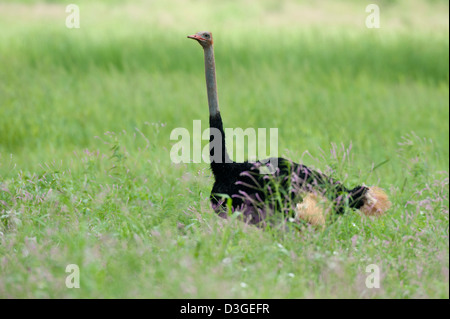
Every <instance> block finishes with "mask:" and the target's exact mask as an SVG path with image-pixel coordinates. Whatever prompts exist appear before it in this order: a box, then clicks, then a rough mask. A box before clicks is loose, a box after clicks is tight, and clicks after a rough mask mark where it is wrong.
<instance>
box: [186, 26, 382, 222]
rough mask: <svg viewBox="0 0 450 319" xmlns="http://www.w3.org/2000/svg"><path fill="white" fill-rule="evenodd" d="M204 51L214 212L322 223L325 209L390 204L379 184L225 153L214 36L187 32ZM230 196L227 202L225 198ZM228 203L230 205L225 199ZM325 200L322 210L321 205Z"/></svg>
mask: <svg viewBox="0 0 450 319" xmlns="http://www.w3.org/2000/svg"><path fill="white" fill-rule="evenodd" d="M188 38H190V39H194V40H196V41H197V42H198V43H199V44H200V45H201V46H202V47H203V51H204V60H205V76H206V88H207V94H208V105H209V124H210V142H209V149H210V160H211V170H212V173H213V175H214V180H215V181H214V185H213V187H212V190H211V195H210V201H211V205H212V207H213V209H214V210H215V211H216V213H218V214H219V216H221V217H223V218H227V216H228V214H227V208H229V207H230V206H231V208H232V209H233V210H234V211H239V212H241V213H242V218H243V219H244V221H245V222H247V223H250V224H255V225H258V226H260V225H264V224H266V222H267V220H268V219H269V217H271V216H274V215H275V216H276V215H280V214H277V212H278V213H279V212H280V211H281V212H283V213H284V214H281V216H283V218H286V217H290V218H294V221H300V220H303V221H305V222H307V223H309V224H312V225H319V226H323V225H324V224H325V219H326V213H328V212H329V211H330V208H331V207H332V208H333V211H335V212H336V213H338V214H342V213H343V212H344V207H345V206H346V205H348V207H350V208H353V209H359V210H360V211H361V212H363V213H364V214H365V215H372V216H373V215H374V216H379V215H381V214H383V213H384V212H385V211H386V210H387V209H389V207H390V202H389V200H388V197H387V195H386V194H385V193H384V191H383V190H382V189H380V188H378V187H366V186H364V185H363V186H356V187H354V188H352V189H348V188H346V187H345V186H344V185H343V184H342V183H340V182H339V181H335V180H333V179H332V178H330V177H328V176H326V175H324V174H322V173H319V172H317V171H314V170H311V169H309V168H308V167H306V166H305V165H302V164H297V163H294V162H292V161H290V160H288V159H284V158H271V159H269V160H265V161H256V162H254V163H250V162H242V163H237V162H234V161H232V160H231V159H230V157H229V156H228V153H227V150H226V145H225V133H224V129H223V124H222V118H221V115H220V111H219V99H218V95H217V83H216V69H215V60H214V49H213V37H212V33H211V32H208V31H202V32H198V33H196V34H193V35H189V36H188ZM272 162H275V163H277V167H276V169H275V170H274V171H273V172H272V174H266V173H264V172H262V170H261V169H262V168H264V167H266V166H269V165H268V163H272ZM230 199H231V200H230ZM230 202H231V203H230ZM324 202H325V203H327V207H328V208H326V207H325V206H324V205H323V204H322V203H324Z"/></svg>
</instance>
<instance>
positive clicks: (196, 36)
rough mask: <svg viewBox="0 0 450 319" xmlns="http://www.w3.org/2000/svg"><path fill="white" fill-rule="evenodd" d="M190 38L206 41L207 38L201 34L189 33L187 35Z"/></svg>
mask: <svg viewBox="0 0 450 319" xmlns="http://www.w3.org/2000/svg"><path fill="white" fill-rule="evenodd" d="M187 37H188V38H189V39H194V40H197V41H205V40H206V39H203V38H202V37H201V36H199V35H197V34H193V35H188V36H187Z"/></svg>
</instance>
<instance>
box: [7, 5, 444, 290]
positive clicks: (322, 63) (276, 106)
mask: <svg viewBox="0 0 450 319" xmlns="http://www.w3.org/2000/svg"><path fill="white" fill-rule="evenodd" d="M23 3H25V4H23V5H16V4H13V3H11V4H4V5H2V6H3V7H2V8H1V9H2V10H0V30H1V31H0V60H1V61H2V67H1V68H0V79H1V81H0V176H1V178H0V297H3V298H30V297H31V298H47V297H50V298H54V297H55V298H56V297H58V298H61V297H63V298H91V297H94V298H116V297H125V298H135V297H137V298H142V297H148V298H221V297H223V298H228V297H229V298H241V297H243V298H308V297H309V298H311V297H312V298H372V297H375V298H448V297H449V286H448V269H449V245H448V243H449V242H448V227H449V220H448V207H449V203H448V166H449V147H448V145H449V105H448V99H449V44H448V35H449V33H448V4H446V3H445V2H440V1H436V2H422V1H415V2H413V5H409V3H410V2H402V1H398V2H396V4H391V5H389V6H388V5H387V4H386V6H383V5H384V4H385V2H380V6H381V13H382V14H385V15H382V17H383V19H382V23H383V25H382V28H381V29H377V30H373V29H372V30H370V29H366V28H365V27H364V18H365V12H364V7H362V8H360V7H359V5H358V4H357V2H356V1H354V2H353V1H343V2H342V3H341V4H339V5H336V4H331V2H329V5H330V6H331V5H332V6H337V7H338V8H340V9H341V11H342V12H343V14H344V13H345V14H347V15H351V14H356V15H357V14H361V15H362V18H361V19H360V20H361V21H362V22H361V23H359V24H356V25H355V24H354V23H353V22H348V23H347V20H345V21H343V20H342V19H341V20H340V19H338V18H339V17H334V18H335V19H336V21H334V20H333V19H328V18H326V17H325V18H323V19H324V21H322V22H323V23H325V24H327V25H332V26H334V27H321V25H320V24H317V23H316V24H315V21H304V19H303V18H309V17H310V15H307V14H306V15H305V16H301V12H309V11H308V10H319V11H320V12H322V11H323V10H325V9H324V7H321V6H320V5H317V4H314V3H312V2H311V3H309V2H307V3H306V4H302V5H299V6H300V7H299V8H303V9H304V10H303V9H302V10H300V11H299V12H300V13H297V14H300V16H297V15H296V14H295V10H293V9H295V8H297V4H295V3H294V2H293V1H287V2H285V3H284V4H281V5H280V4H277V3H278V2H271V1H263V2H258V5H256V4H255V3H250V2H249V3H247V2H246V3H245V4H241V5H240V4H238V2H232V1H231V2H224V3H222V4H220V5H218V6H212V5H210V4H208V3H206V2H198V1H194V2H190V1H188V2H176V3H175V4H174V3H173V2H164V4H162V3H159V4H146V3H144V2H142V3H140V2H138V3H137V4H130V3H128V2H125V3H122V2H117V3H116V4H114V5H107V4H105V3H101V2H96V3H94V4H92V3H90V2H84V1H81V2H80V10H81V28H80V29H78V30H69V29H66V28H65V27H64V21H65V17H66V15H67V14H66V13H65V12H64V4H58V3H57V1H51V2H50V3H44V4H43V3H37V2H34V1H24V2H23ZM36 3H37V4H36ZM54 3H56V4H54ZM193 6H194V7H193ZM302 6H303V7H302ZM442 7H444V8H447V11H446V12H445V13H444V11H443V10H442ZM349 12H350V13H349ZM422 12H426V13H427V14H428V16H429V21H428V22H429V23H428V24H427V26H426V27H424V25H423V24H420V25H419V24H417V25H416V24H415V22H414V21H416V20H417V21H418V20H420V19H414V17H417V16H421V13H422ZM299 17H302V19H300V18H299ZM436 17H438V18H436ZM199 18H202V19H200V20H199ZM396 18H398V19H399V20H400V21H402V22H401V24H400V25H397V22H396V21H397V20H396ZM261 19H262V20H261ZM440 19H441V20H440ZM442 19H444V22H442ZM350 20H351V21H353V19H350ZM425 20H426V19H425ZM261 21H263V22H261ZM333 21H334V22H333ZM417 23H420V22H417ZM439 23H441V24H444V27H442V25H441V24H439ZM205 26H206V27H205ZM201 29H211V31H213V34H214V36H215V53H216V65H217V72H218V85H219V98H220V105H221V111H222V116H223V119H224V125H225V127H242V128H244V129H245V128H247V127H254V128H258V127H260V128H271V127H276V128H278V135H279V153H280V156H285V157H289V158H291V159H293V160H295V161H303V162H304V163H305V164H307V165H311V166H313V167H315V168H319V169H321V170H322V171H326V172H332V174H333V175H334V176H335V177H336V178H338V179H340V180H344V181H345V182H346V183H347V184H348V185H352V186H353V185H356V184H361V183H366V184H368V185H380V186H381V187H383V188H385V189H386V190H388V192H389V194H390V197H391V200H392V202H393V207H392V209H391V210H390V211H389V213H388V214H387V215H386V216H384V217H382V218H379V219H368V218H364V217H362V216H360V215H359V214H357V213H351V212H350V213H349V214H347V215H345V216H344V217H342V218H339V219H338V220H337V221H336V222H335V223H333V224H330V225H329V226H328V227H327V228H326V229H325V230H324V231H318V230H314V229H305V230H304V231H303V232H301V233H297V232H279V231H276V230H267V231H262V230H260V229H256V228H254V227H250V226H246V225H243V224H242V223H241V222H239V221H237V220H234V219H232V220H227V221H226V220H222V219H220V218H218V217H217V216H216V215H215V214H214V213H213V211H212V210H211V208H210V207H209V201H208V196H209V192H210V188H211V186H212V176H211V174H210V171H209V167H208V165H207V164H206V163H201V164H178V165H176V164H173V163H172V162H171V161H170V157H169V154H170V149H171V147H172V145H173V144H174V143H175V141H171V140H170V139H169V137H170V132H171V131H172V130H173V129H174V128H177V127H184V128H187V129H188V130H189V131H191V132H192V121H193V120H199V119H200V120H202V127H203V129H205V128H206V127H207V123H208V114H207V111H208V108H207V104H206V92H205V84H204V74H203V54H202V52H201V48H200V47H199V46H198V44H196V43H194V42H193V41H191V40H187V39H186V35H187V34H191V33H194V32H196V31H198V30H201ZM205 143H206V142H205V141H203V145H206V144H205ZM350 146H351V147H350ZM350 149H351V150H350ZM306 151H308V152H309V154H311V156H309V155H308V154H307V153H305V152H306ZM347 151H349V153H350V155H351V156H350V157H348V156H346V157H345V158H344V154H346V152H347ZM68 264H77V265H79V267H80V270H81V288H80V289H68V288H66V286H65V280H66V276H67V275H68V274H67V273H65V268H66V266H67V265H68ZM370 264H376V265H378V266H379V267H380V270H381V287H380V288H379V289H368V288H367V287H366V286H365V280H366V277H367V275H368V273H366V272H365V269H366V267H367V266H368V265H370Z"/></svg>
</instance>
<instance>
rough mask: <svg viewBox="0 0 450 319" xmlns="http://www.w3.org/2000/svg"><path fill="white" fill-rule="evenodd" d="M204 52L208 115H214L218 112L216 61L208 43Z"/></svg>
mask: <svg viewBox="0 0 450 319" xmlns="http://www.w3.org/2000/svg"><path fill="white" fill-rule="evenodd" d="M204 52H205V76H206V89H207V92H208V105H209V115H210V116H212V117H214V116H216V115H217V114H218V113H219V98H218V96H217V82H216V63H215V61H214V49H213V46H212V45H210V46H208V47H206V48H205V49H204Z"/></svg>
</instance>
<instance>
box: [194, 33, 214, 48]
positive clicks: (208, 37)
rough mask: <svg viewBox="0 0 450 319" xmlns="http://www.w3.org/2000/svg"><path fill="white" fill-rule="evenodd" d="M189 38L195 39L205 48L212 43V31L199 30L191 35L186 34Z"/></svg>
mask: <svg viewBox="0 0 450 319" xmlns="http://www.w3.org/2000/svg"><path fill="white" fill-rule="evenodd" d="M188 38H189V39H194V40H197V41H198V43H200V44H201V46H202V47H204V48H206V47H209V46H210V45H212V44H213V38H212V33H211V32H209V31H200V32H197V33H196V34H193V35H188Z"/></svg>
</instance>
